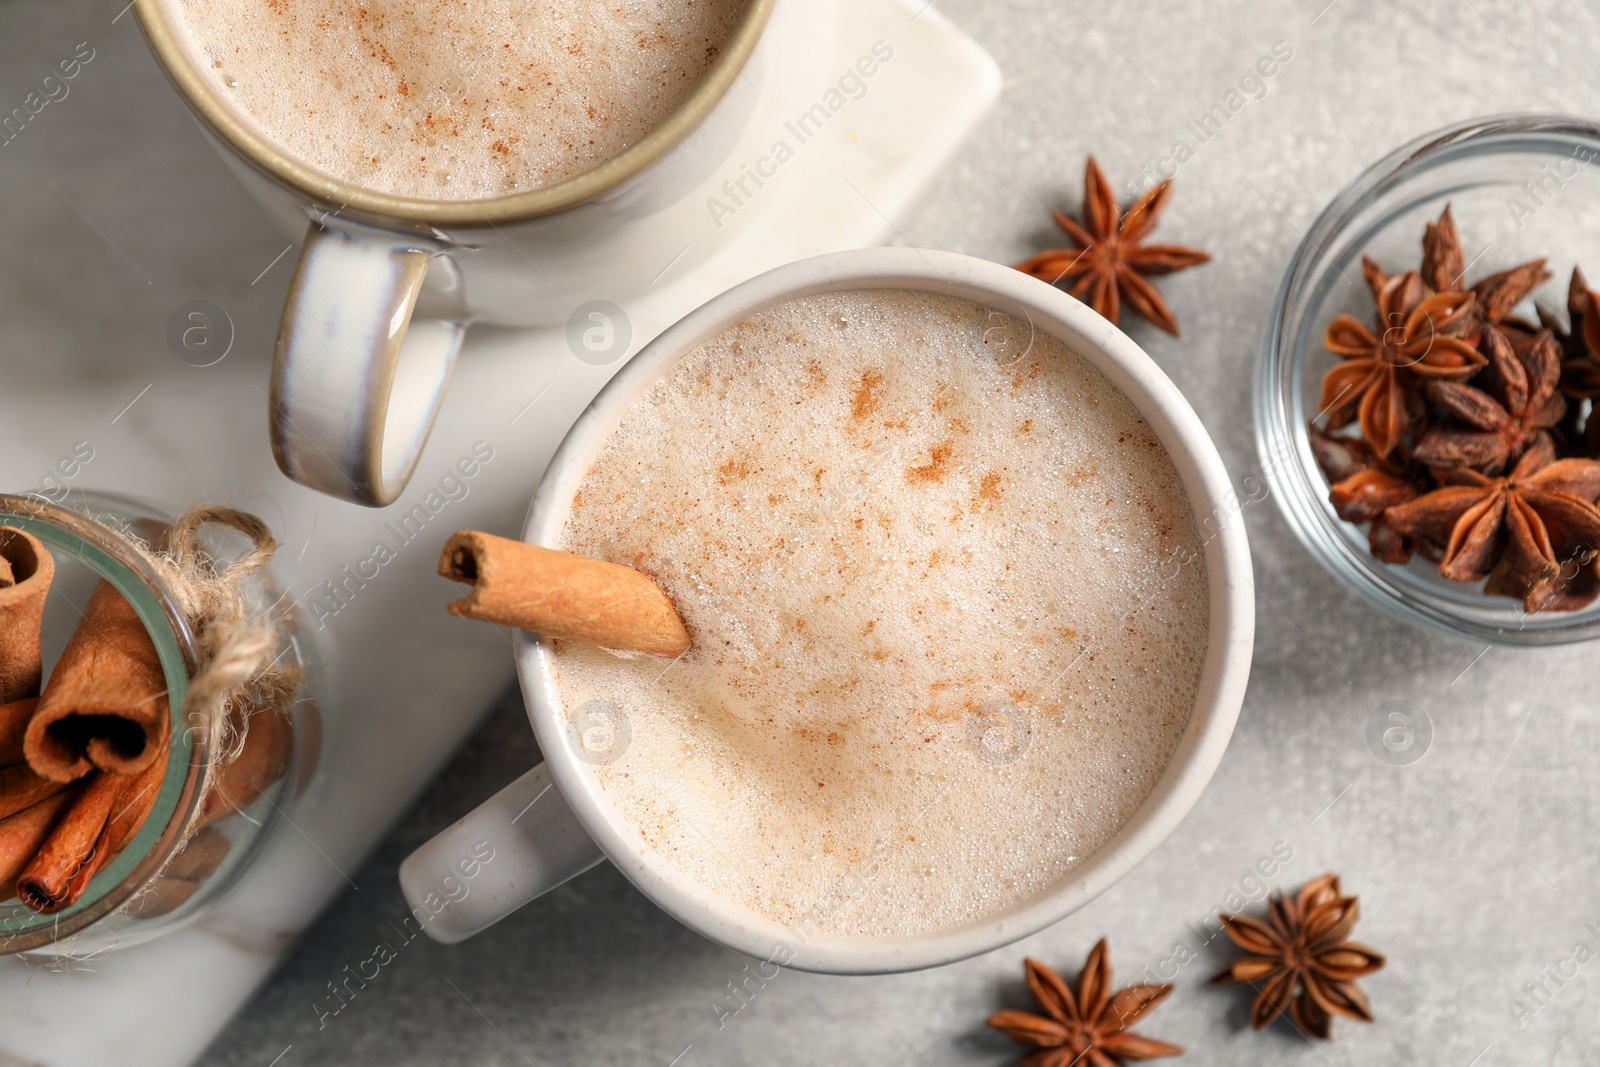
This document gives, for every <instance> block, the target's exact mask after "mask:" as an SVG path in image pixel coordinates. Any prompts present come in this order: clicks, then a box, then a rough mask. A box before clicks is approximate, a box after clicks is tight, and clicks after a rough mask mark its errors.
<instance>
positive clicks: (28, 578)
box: [0, 526, 56, 704]
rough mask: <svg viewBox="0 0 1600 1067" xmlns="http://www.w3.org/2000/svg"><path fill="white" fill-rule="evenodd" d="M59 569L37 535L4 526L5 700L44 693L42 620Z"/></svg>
mask: <svg viewBox="0 0 1600 1067" xmlns="http://www.w3.org/2000/svg"><path fill="white" fill-rule="evenodd" d="M55 573H56V563H55V559H54V557H52V556H51V555H50V553H49V551H48V550H46V549H45V547H44V545H42V544H40V543H39V539H38V538H37V537H34V536H33V535H32V534H30V533H28V532H27V531H25V530H19V529H17V528H16V527H15V526H0V704H9V703H11V702H12V701H14V700H22V699H23V698H25V697H36V696H38V695H39V677H40V673H41V672H40V666H39V623H40V620H41V619H43V617H44V602H45V597H46V595H47V594H48V593H49V592H50V580H51V579H52V578H54V577H55Z"/></svg>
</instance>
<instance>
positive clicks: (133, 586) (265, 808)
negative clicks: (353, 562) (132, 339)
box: [0, 491, 321, 956]
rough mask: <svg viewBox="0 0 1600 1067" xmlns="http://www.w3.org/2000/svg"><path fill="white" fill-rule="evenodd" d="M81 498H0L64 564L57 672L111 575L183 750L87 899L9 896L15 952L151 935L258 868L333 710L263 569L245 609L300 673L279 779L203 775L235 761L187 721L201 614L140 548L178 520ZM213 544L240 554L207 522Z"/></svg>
mask: <svg viewBox="0 0 1600 1067" xmlns="http://www.w3.org/2000/svg"><path fill="white" fill-rule="evenodd" d="M69 499H70V501H71V504H72V506H71V507H65V506H61V505H59V504H56V503H52V502H50V501H49V500H46V499H44V498H43V497H42V496H40V495H39V494H33V495H30V496H27V497H21V496H8V495H3V494H0V526H15V527H18V528H20V529H22V530H25V531H27V532H28V533H30V534H32V535H33V536H35V537H37V538H38V539H39V540H40V541H41V542H43V543H44V545H45V547H46V548H47V549H48V550H49V551H50V553H51V555H52V556H53V557H54V560H55V578H54V580H53V581H52V583H51V591H50V595H49V597H48V599H47V601H46V606H45V614H44V625H43V633H42V641H41V643H42V647H43V652H44V662H45V664H46V668H47V669H46V677H48V673H49V671H48V667H49V665H50V664H51V663H52V662H53V660H54V658H55V656H56V655H58V654H59V653H60V651H61V649H62V648H63V647H64V646H65V645H66V643H67V640H68V639H69V637H70V636H71V634H72V632H73V630H74V629H75V628H76V626H77V622H78V615H79V609H81V608H82V606H83V605H84V604H86V603H87V601H88V597H89V595H90V592H91V590H92V589H93V588H94V586H95V585H96V583H98V582H99V581H101V580H104V581H106V582H108V583H110V584H111V585H112V586H113V587H115V588H116V590H117V591H118V592H119V593H121V594H122V596H123V597H125V598H126V599H127V601H128V603H129V604H130V605H131V606H132V608H133V610H134V612H135V613H136V614H137V615H138V617H139V619H140V621H141V622H143V623H144V627H145V630H146V632H147V633H148V634H149V636H150V639H151V640H152V642H154V645H155V648H156V651H157V654H158V656H159V659H160V663H161V666H162V670H163V672H164V674H165V676H166V677H165V681H166V687H167V694H166V695H167V700H168V706H169V708H170V714H171V716H172V723H171V725H172V729H171V740H170V745H171V755H170V757H169V759H168V760H167V766H166V772H165V777H164V778H163V780H162V783H161V786H160V790H159V792H158V794H157V799H156V802H155V806H154V808H153V809H152V810H151V812H150V815H149V816H148V817H147V818H146V820H145V822H144V824H143V826H142V827H141V828H140V829H139V830H138V832H137V833H136V834H135V835H134V837H133V838H132V840H130V841H129V842H128V844H127V845H126V847H125V848H124V849H123V850H122V852H121V853H120V854H119V855H117V856H116V858H115V859H113V860H112V861H111V862H110V863H108V864H107V865H106V866H105V867H104V868H103V869H102V870H101V871H99V873H98V874H96V875H95V876H94V878H93V879H92V880H91V881H90V883H89V886H88V889H87V891H86V892H85V893H84V894H83V896H82V897H81V898H80V899H79V900H78V901H77V902H76V903H75V904H73V905H71V906H70V907H67V908H65V909H63V910H61V911H59V912H57V913H55V914H51V915H41V914H38V913H36V912H34V911H32V910H30V909H29V908H27V907H26V906H24V905H23V904H22V903H21V902H20V901H18V900H16V899H12V900H11V901H8V902H3V903H0V951H3V952H12V953H15V952H36V953H45V954H53V955H71V956H86V955H89V954H92V953H97V952H101V951H105V950H107V949H110V948H117V947H126V946H128V945H133V944H137V943H140V942H143V941H147V940H149V939H151V938H153V937H156V936H159V935H161V934H163V933H166V932H168V931H170V930H172V929H175V928H177V927H178V926H180V925H183V924H184V923H186V922H187V921H189V920H192V919H193V918H194V917H196V916H197V915H198V914H199V913H200V912H201V911H202V910H203V909H204V908H205V907H206V905H207V904H208V903H209V902H210V901H212V900H214V899H215V898H216V897H217V896H218V895H219V894H220V893H221V892H223V890H225V889H226V888H227V887H228V886H229V885H230V884H231V883H232V882H233V881H234V880H235V879H236V878H237V877H238V875H239V874H240V872H241V871H243V870H244V869H245V868H246V867H247V866H249V864H250V862H251V860H252V859H253V858H254V856H255V855H256V853H257V851H258V848H259V846H260V844H261V842H262V841H263V840H264V839H265V838H266V836H267V834H268V832H269V831H270V830H271V829H272V828H273V826H274V825H275V824H276V823H277V821H278V820H279V819H285V818H292V813H293V810H294V808H295V806H296V805H297V803H298V802H300V801H302V800H303V798H304V794H305V793H306V790H307V787H308V786H309V785H310V784H311V780H312V776H313V772H314V770H315V767H316V763H317V758H318V751H319V748H320V738H321V713H320V709H319V704H318V702H317V700H316V699H315V697H314V695H313V694H314V693H315V691H316V690H317V688H318V687H319V686H320V677H319V675H320V671H319V669H318V667H319V661H318V658H317V656H316V652H315V649H314V646H313V643H312V642H311V640H310V639H309V638H310V632H309V631H308V630H304V629H301V627H300V626H299V620H298V617H297V614H296V612H295V609H294V605H293V604H292V603H291V602H289V601H288V600H287V599H286V598H285V597H283V596H282V595H280V592H279V590H278V589H277V587H276V584H275V582H274V579H273V577H272V575H271V573H270V571H269V569H268V568H265V567H263V568H261V569H259V570H257V571H255V572H254V573H252V574H249V575H247V576H246V577H245V578H243V579H242V580H241V583H240V590H241V592H242V594H243V596H244V602H245V607H246V610H247V611H249V612H250V613H252V614H253V615H259V616H261V617H264V618H267V619H268V620H270V623H271V626H272V628H273V630H274V631H275V633H276V637H277V657H278V658H277V659H276V660H275V661H274V662H276V663H277V664H279V665H287V666H290V667H293V668H296V669H298V671H299V677H300V685H299V688H298V690H297V691H296V692H295V693H294V695H293V696H292V698H290V700H289V702H288V706H287V708H286V714H285V715H283V716H280V717H278V718H276V719H275V720H274V721H273V723H272V725H271V729H272V731H273V732H272V735H271V742H270V743H271V744H272V745H273V757H272V759H271V760H270V766H271V771H270V774H271V775H272V776H273V777H272V778H271V779H270V780H267V781H263V782H262V783H258V784H261V785H262V788H261V789H260V792H259V794H257V795H254V796H253V797H251V798H250V799H248V800H246V799H245V794H243V793H242V792H241V791H239V790H238V789H236V788H235V789H233V790H232V791H231V795H230V796H229V797H227V798H223V796H222V787H221V785H220V783H219V782H218V781H217V780H216V776H215V775H210V776H208V775H207V774H205V773H204V772H205V770H206V769H207V768H208V767H210V766H212V765H213V764H215V765H217V766H218V767H221V766H223V765H224V764H225V763H226V758H225V757H223V756H222V755H221V754H220V752H219V747H220V744H221V742H220V741H219V739H218V738H217V737H215V736H214V735H213V733H212V731H208V730H204V729H198V728H195V727H194V726H193V725H192V724H191V723H190V722H189V721H188V719H187V718H186V716H185V709H184V697H185V695H186V693H187V691H188V685H189V681H190V679H191V677H193V675H194V674H195V671H196V668H197V665H198V654H197V646H196V641H195V634H194V631H193V628H192V626H191V620H190V619H188V618H187V617H185V615H184V613H183V611H182V610H181V608H180V606H179V605H180V604H181V603H182V599H181V597H179V596H178V595H177V594H176V592H175V590H174V589H173V588H172V587H171V585H170V584H169V579H168V578H166V577H165V576H164V575H163V574H162V573H161V571H159V570H158V569H157V568H155V567H153V566H152V565H151V563H150V561H149V560H148V559H147V558H146V557H145V554H144V552H143V551H142V548H143V544H147V543H148V541H149V539H150V538H151V536H152V535H158V534H159V532H160V531H161V530H162V528H164V527H166V526H169V525H170V524H171V523H172V522H173V521H174V516H172V515H170V514H163V513H161V512H159V511H157V510H156V509H154V508H151V507H149V506H147V505H145V504H142V503H140V502H138V501H135V500H131V499H128V498H125V497H119V496H113V495H109V494H96V493H81V492H77V491H74V492H73V493H72V494H71V496H70V498H69ZM201 540H202V546H203V548H204V549H205V551H206V552H207V554H208V555H209V556H210V557H211V558H212V559H213V560H215V561H216V562H217V564H218V566H225V565H226V562H227V560H228V559H229V558H230V557H231V556H232V555H234V554H237V552H238V550H239V546H238V545H237V544H235V542H236V541H239V540H240V539H239V538H237V537H236V535H233V534H231V533H229V532H227V531H225V530H222V531H219V530H217V529H216V528H214V527H211V526H207V527H203V528H202V537H201ZM142 543H143V544H142ZM253 719H254V720H259V719H260V716H259V715H256V716H253ZM285 730H286V731H287V735H288V736H287V738H284V736H283V732H284V731H285ZM246 740H247V742H248V735H247V737H246ZM260 741H261V743H267V739H266V738H262V739H260ZM279 768H281V770H282V773H281V774H279V773H278V769H279ZM251 792H252V793H253V792H254V789H253V788H252V790H251Z"/></svg>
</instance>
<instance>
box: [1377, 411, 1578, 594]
mask: <svg viewBox="0 0 1600 1067" xmlns="http://www.w3.org/2000/svg"><path fill="white" fill-rule="evenodd" d="M1439 478H1440V480H1441V481H1442V482H1443V483H1444V484H1443V485H1442V486H1441V487H1440V488H1438V489H1435V490H1434V491H1433V492H1431V493H1428V494H1426V495H1424V496H1421V497H1418V498H1417V499H1416V500H1413V501H1411V502H1409V503H1406V504H1399V505H1396V506H1395V507H1392V508H1390V509H1388V510H1387V511H1386V512H1385V513H1384V514H1385V516H1386V517H1387V518H1388V520H1389V522H1390V523H1391V524H1392V525H1393V526H1394V527H1395V528H1396V529H1397V530H1399V531H1400V532H1401V533H1403V534H1405V535H1406V536H1407V537H1411V538H1414V539H1416V540H1418V541H1422V542H1427V543H1429V544H1431V545H1434V546H1435V547H1437V548H1438V549H1439V550H1440V552H1441V553H1442V558H1441V561H1440V563H1439V573H1440V574H1441V575H1443V576H1444V577H1446V578H1451V579H1454V580H1455V581H1458V582H1471V581H1477V580H1479V579H1481V578H1488V579H1489V582H1488V584H1487V585H1486V587H1485V590H1484V591H1485V592H1487V593H1491V594H1504V595H1506V596H1514V597H1520V598H1522V601H1523V606H1524V607H1525V608H1526V609H1527V610H1528V611H1529V612H1536V611H1545V610H1555V611H1571V610H1574V609H1576V608H1580V607H1583V606H1584V605H1585V604H1588V603H1590V602H1591V601H1593V600H1594V599H1595V596H1596V595H1597V594H1600V578H1597V576H1596V573H1595V566H1594V560H1595V551H1596V550H1597V549H1600V507H1596V506H1595V501H1596V500H1597V499H1600V460H1592V459H1561V460H1558V459H1556V453H1555V446H1554V444H1553V443H1552V442H1551V440H1550V437H1549V435H1543V436H1542V437H1540V438H1539V439H1538V440H1537V441H1536V442H1535V443H1534V444H1532V445H1531V446H1530V447H1529V448H1528V449H1527V451H1526V452H1524V453H1523V455H1522V458H1521V459H1520V460H1518V461H1517V465H1516V466H1515V467H1514V468H1512V470H1511V473H1509V474H1507V475H1505V476H1504V477H1500V478H1491V477H1489V476H1488V475H1485V474H1481V473H1479V472H1478V471H1475V470H1472V469H1470V468H1465V467H1463V468H1459V469H1456V470H1448V471H1443V472H1440V474H1439Z"/></svg>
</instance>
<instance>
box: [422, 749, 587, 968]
mask: <svg viewBox="0 0 1600 1067" xmlns="http://www.w3.org/2000/svg"><path fill="white" fill-rule="evenodd" d="M604 858H605V857H604V856H603V855H602V854H601V852H600V848H599V846H597V845H596V844H595V843H594V839H593V838H591V837H590V836H589V835H588V833H587V832H586V831H585V830H584V829H583V826H582V824H580V823H579V822H578V818H577V816H575V815H573V814H572V809H571V808H570V807H568V806H567V802H566V800H565V799H564V798H563V797H562V796H561V790H559V789H557V788H556V787H555V783H554V782H552V781H551V780H550V772H549V770H548V769H547V768H546V766H545V765H544V764H543V763H541V764H539V766H537V767H535V768H534V769H533V770H531V771H529V772H528V773H527V774H524V775H523V776H522V777H521V778H518V779H517V780H516V781H514V782H512V783H511V784H510V785H508V786H506V787H505V788H504V789H502V790H500V792H498V793H496V794H495V795H494V796H492V797H490V798H489V799H488V800H486V801H484V802H483V803H482V804H480V805H479V806H478V807H477V808H475V809H474V810H472V811H471V812H468V813H467V816H466V818H464V819H462V820H460V821H459V822H457V823H456V824H455V825H454V826H452V827H450V828H449V829H448V830H445V831H444V832H443V833H441V834H439V835H438V836H436V837H435V838H434V839H433V840H432V841H429V842H428V843H427V844H425V845H423V846H422V847H421V848H419V849H417V850H416V851H415V852H413V853H412V854H411V855H410V856H407V857H406V860H405V862H404V863H402V864H400V888H401V890H402V891H403V892H404V893H405V898H406V903H407V904H408V905H409V906H410V908H411V914H412V917H413V918H415V919H416V920H417V922H418V923H419V924H420V925H421V927H422V929H423V930H425V931H426V932H427V934H428V936H429V937H431V938H433V939H434V940H435V941H441V942H443V943H444V944H447V945H453V944H455V943H456V942H458V941H465V940H466V939H467V938H469V937H471V936H472V935H473V934H476V933H478V932H480V931H482V930H485V929H487V928H488V927H490V926H493V925H494V924H495V923H497V922H499V921H500V920H501V919H504V918H505V917H506V916H507V915H510V914H511V913H512V912H514V911H516V910H517V909H518V908H520V907H522V906H523V905H524V904H526V903H528V902H529V901H530V900H533V899H534V898H535V897H538V896H542V895H543V894H545V893H548V892H549V891H550V890H552V889H554V888H555V887H556V886H558V885H560V884H561V883H563V882H565V881H567V880H568V879H571V878H576V877H577V876H578V875H580V874H582V873H583V872H584V871H587V870H588V869H589V868H590V867H593V866H595V865H596V864H597V863H599V862H600V861H601V860H602V859H604Z"/></svg>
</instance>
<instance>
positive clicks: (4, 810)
mask: <svg viewBox="0 0 1600 1067" xmlns="http://www.w3.org/2000/svg"><path fill="white" fill-rule="evenodd" d="M38 703H39V700H38V698H37V697H32V698H29V699H27V700H16V701H12V702H11V703H10V704H0V819H8V818H10V817H11V816H13V815H15V814H17V813H18V812H20V811H22V810H24V809H25V808H30V807H32V806H33V805H35V804H37V803H39V802H40V801H41V800H44V799H45V798H47V797H52V796H55V795H56V794H57V793H59V792H61V791H62V790H63V789H65V788H66V785H65V784H64V783H62V782H55V781H51V780H50V779H48V778H43V777H40V776H39V775H38V774H35V773H34V771H33V768H32V767H29V766H28V765H27V764H26V763H24V762H22V739H23V735H24V734H25V733H26V732H27V729H28V720H29V719H31V718H32V717H33V709H34V706H35V705H37V704H38Z"/></svg>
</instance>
